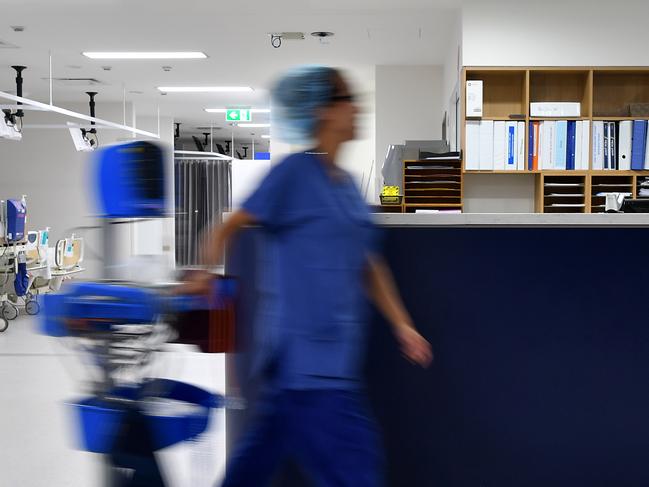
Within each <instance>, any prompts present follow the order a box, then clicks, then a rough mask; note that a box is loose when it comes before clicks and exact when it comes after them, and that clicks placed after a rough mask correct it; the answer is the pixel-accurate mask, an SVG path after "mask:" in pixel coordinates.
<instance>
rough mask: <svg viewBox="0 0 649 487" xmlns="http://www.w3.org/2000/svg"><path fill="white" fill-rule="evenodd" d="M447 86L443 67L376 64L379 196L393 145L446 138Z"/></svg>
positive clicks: (377, 178)
mask: <svg viewBox="0 0 649 487" xmlns="http://www.w3.org/2000/svg"><path fill="white" fill-rule="evenodd" d="M443 85H444V69H443V67H442V66H376V173H375V178H376V179H375V181H376V187H375V197H376V196H377V195H378V194H379V193H380V191H381V187H382V185H383V179H382V176H381V167H382V166H383V160H384V159H385V155H386V152H387V149H388V146H389V145H391V144H403V143H404V142H405V141H406V140H431V139H440V138H441V137H442V117H443V114H444V109H445V106H446V104H447V102H446V100H444V99H443V89H444V88H443Z"/></svg>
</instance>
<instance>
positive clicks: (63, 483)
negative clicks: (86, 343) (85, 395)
mask: <svg viewBox="0 0 649 487" xmlns="http://www.w3.org/2000/svg"><path fill="white" fill-rule="evenodd" d="M37 325H38V320H37V319H34V318H31V317H26V316H25V317H23V316H21V317H19V318H18V319H16V320H15V321H13V322H11V324H10V325H9V329H8V330H7V331H5V332H4V333H1V334H0V387H2V391H1V392H0V452H2V453H1V454H0V472H2V474H1V475H0V486H2V487H14V486H15V487H18V486H20V487H42V486H45V485H48V486H52V487H77V486H79V487H82V486H83V487H88V486H95V485H99V482H98V480H99V479H98V476H97V472H98V469H97V458H96V457H95V456H94V455H92V454H89V453H85V452H81V451H78V450H75V449H74V448H72V446H73V441H74V438H73V425H72V422H71V417H70V415H69V411H68V410H67V409H66V408H65V405H64V403H65V401H69V400H71V399H74V398H75V397H78V396H79V390H78V387H77V382H76V380H75V375H76V376H77V377H78V376H81V374H82V371H81V370H79V368H80V367H81V364H80V362H79V360H78V359H77V356H76V355H74V354H72V353H71V352H70V351H69V350H66V349H65V348H64V346H63V344H62V343H61V342H60V341H58V340H55V339H52V338H49V337H45V336H42V335H39V334H38V333H37Z"/></svg>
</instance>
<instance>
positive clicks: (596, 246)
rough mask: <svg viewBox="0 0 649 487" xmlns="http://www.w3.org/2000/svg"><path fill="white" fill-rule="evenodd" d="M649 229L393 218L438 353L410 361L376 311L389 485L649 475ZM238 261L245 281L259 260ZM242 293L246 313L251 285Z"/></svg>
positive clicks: (403, 272) (401, 278)
mask: <svg viewBox="0 0 649 487" xmlns="http://www.w3.org/2000/svg"><path fill="white" fill-rule="evenodd" d="M250 238H251V235H248V236H244V237H243V239H242V242H241V244H240V246H239V247H240V248H242V249H243V248H244V247H245V246H246V245H247V246H248V249H250V248H253V247H254V245H253V244H252V243H251V241H250ZM246 240H249V241H248V242H247V243H245V241H246ZM647 242H649V229H644V228H635V229H633V228H615V227H604V228H579V229H577V228H575V229H571V228H546V227H537V228H459V227H458V228H435V227H422V228H416V227H401V228H388V229H386V230H385V239H384V243H385V255H386V258H387V260H388V261H389V263H390V265H391V267H392V269H393V272H394V274H395V278H396V280H397V283H398V286H399V288H400V290H401V293H402V295H403V299H404V301H405V302H406V305H407V307H408V309H409V310H410V311H411V314H412V315H413V317H414V319H415V321H416V323H417V325H418V327H419V328H420V329H421V330H422V332H423V334H424V335H425V336H426V337H427V338H429V339H430V341H431V342H432V343H433V346H434V349H435V354H436V360H435V364H434V366H433V367H432V368H431V369H430V370H427V371H422V370H419V369H417V368H416V367H414V366H411V365H410V364H408V363H407V362H406V361H404V360H403V359H402V358H401V357H400V354H399V351H398V349H397V348H396V345H395V343H394V340H393V339H392V337H391V335H390V333H389V329H388V326H387V325H386V324H385V323H384V322H383V320H382V319H381V318H380V317H379V316H378V315H377V314H375V316H374V318H373V323H372V328H371V334H370V339H369V347H368V357H367V378H368V383H369V390H370V395H371V398H372V403H373V406H374V410H375V413H376V415H377V417H378V419H379V422H380V425H381V427H382V430H383V433H384V438H385V445H386V450H387V458H388V472H387V475H388V478H389V485H391V486H462V487H464V486H466V487H492V486H493V487H521V486H528V487H535V486H539V487H541V486H543V487H547V486H550V485H551V486H553V487H563V486H565V487H575V486H589V487H591V486H602V487H604V486H606V487H610V486H618V487H619V486H638V487H640V486H647V485H649V461H647V458H646V457H647V456H648V455H649V310H647V304H648V303H649V300H648V299H647V288H648V287H649V273H648V272H646V271H645V268H646V267H647V265H648V264H649V258H648V255H647V254H649V246H648V245H647ZM230 268H231V269H235V270H237V271H239V272H241V273H242V276H244V281H246V280H247V279H246V278H245V276H246V275H247V276H251V275H253V273H254V259H252V258H250V254H248V255H247V257H245V258H244V257H243V255H242V254H238V256H237V253H236V252H235V253H234V255H233V258H232V259H231V265H230ZM243 298H244V299H243V300H242V303H241V305H242V307H246V311H245V313H246V315H245V316H248V317H249V316H251V313H250V308H251V307H254V301H255V296H254V290H253V289H251V288H250V289H248V291H247V294H245V293H244V296H243ZM239 325H240V326H241V327H242V328H243V329H244V330H245V329H246V328H247V327H248V326H249V323H247V322H246V320H242V321H241V322H240V323H239ZM245 357H246V356H245V355H242V356H241V357H240V358H239V361H240V367H242V368H245V363H246V360H247V359H246V358H245ZM231 371H232V369H231ZM240 427H241V421H236V420H233V421H232V422H231V423H229V424H228V428H229V429H228V431H229V433H230V432H233V431H234V432H236V431H237V430H238V429H239V428H240ZM230 428H232V429H230ZM235 434H236V433H235ZM281 485H296V486H297V485H304V484H303V483H301V482H291V481H289V480H286V479H285V480H284V482H283V483H282V484H281Z"/></svg>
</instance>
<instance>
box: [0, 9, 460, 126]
mask: <svg viewBox="0 0 649 487" xmlns="http://www.w3.org/2000/svg"><path fill="white" fill-rule="evenodd" d="M459 3H460V2H459V1H458V0H326V1H324V0H322V1H315V0H257V1H251V0H230V1H228V2H225V1H223V0H183V1H178V0H176V1H171V0H94V1H90V2H89V1H87V0H56V1H53V0H0V8H1V10H0V12H1V15H0V41H5V42H9V43H11V44H15V45H16V46H18V47H19V48H18V49H0V90H2V91H13V90H14V77H15V76H14V72H13V70H12V69H11V68H10V67H9V66H10V65H12V64H23V65H26V66H28V70H27V71H25V73H24V75H25V88H24V90H25V94H26V96H28V97H30V98H34V99H38V100H42V101H47V98H48V81H47V80H45V79H43V78H47V77H48V74H49V52H51V54H52V59H53V74H54V76H55V77H82V78H97V79H98V80H100V81H101V82H103V83H105V85H102V86H97V87H93V88H92V91H98V92H99V95H98V96H97V100H98V102H99V101H102V102H106V101H114V102H121V101H122V97H123V92H124V90H126V92H127V93H126V96H127V100H128V101H129V102H131V101H132V102H134V103H135V106H136V109H137V110H138V116H139V114H140V113H141V112H143V113H146V114H154V113H155V111H156V108H157V106H158V105H159V106H160V110H161V113H162V114H163V115H170V116H173V117H174V118H175V119H176V120H178V121H181V122H184V123H185V125H184V126H185V127H186V128H189V127H194V126H199V125H209V124H210V122H214V123H215V124H216V125H217V126H223V125H224V122H223V119H224V116H223V115H210V114H207V113H205V112H204V111H203V108H205V107H224V106H230V105H238V104H241V105H249V106H253V107H267V106H268V103H269V102H268V92H267V89H268V87H269V86H270V84H271V83H272V80H273V79H275V78H276V76H277V75H278V74H279V73H281V71H282V70H285V69H286V68H288V67H290V66H293V65H296V64H304V63H322V64H328V65H332V66H338V67H341V68H343V69H345V70H346V71H347V72H348V73H349V75H350V77H351V79H352V80H353V83H354V86H355V89H356V91H357V92H359V93H360V94H362V95H364V96H366V97H371V93H372V92H373V90H374V66H375V65H377V64H443V62H444V58H445V56H446V53H447V49H448V46H447V43H446V39H447V37H448V35H449V34H450V32H451V29H452V27H453V25H454V24H455V23H454V19H455V18H456V16H457V15H459ZM14 25H23V26H25V31H24V32H22V33H16V32H14V31H13V30H12V29H11V28H10V26H14ZM316 30H327V31H332V32H334V33H335V34H336V35H335V37H334V38H333V39H331V40H330V41H329V42H328V43H326V44H323V43H321V42H320V41H319V40H318V39H315V38H313V37H311V36H307V39H306V40H305V41H284V43H283V45H282V47H281V48H280V49H274V48H272V47H271V46H270V38H269V36H268V33H270V32H281V31H300V32H306V33H310V32H312V31H316ZM120 50H124V51H126V50H131V51H134V50H138V51H147V50H149V51H155V50H162V51H180V50H192V51H203V52H205V53H206V54H207V55H208V56H209V58H208V59H206V60H187V61H95V60H90V59H86V58H85V57H83V56H82V55H81V52H82V51H120ZM163 65H169V66H171V67H172V70H171V71H170V72H164V71H163V70H162V66H163ZM102 66H111V68H112V69H111V70H110V71H104V70H103V69H102ZM160 85H244V86H252V87H253V88H255V93H254V94H239V95H223V94H220V95H219V94H207V95H206V94H193V95H187V94H169V95H166V96H162V95H161V94H160V93H159V92H158V91H157V90H156V86H160ZM90 89H91V87H86V86H79V87H65V86H58V85H55V88H54V102H55V104H59V105H65V103H70V102H85V101H86V100H87V97H86V95H85V94H84V92H85V91H88V90H90ZM132 91H137V92H141V93H137V94H136V93H130V92H132ZM98 116H101V114H99V113H98ZM254 121H256V122H258V121H264V120H263V118H262V116H256V117H255V119H254ZM247 131H250V129H247ZM197 132H200V131H197ZM256 132H257V133H260V132H259V129H256ZM242 135H243V134H242Z"/></svg>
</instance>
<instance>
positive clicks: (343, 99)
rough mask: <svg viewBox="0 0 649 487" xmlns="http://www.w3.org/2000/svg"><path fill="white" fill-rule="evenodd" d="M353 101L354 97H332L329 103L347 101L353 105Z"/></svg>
mask: <svg viewBox="0 0 649 487" xmlns="http://www.w3.org/2000/svg"><path fill="white" fill-rule="evenodd" d="M354 100H355V98H354V95H334V96H332V97H331V103H336V102H339V101H348V102H350V103H353V102H354Z"/></svg>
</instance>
